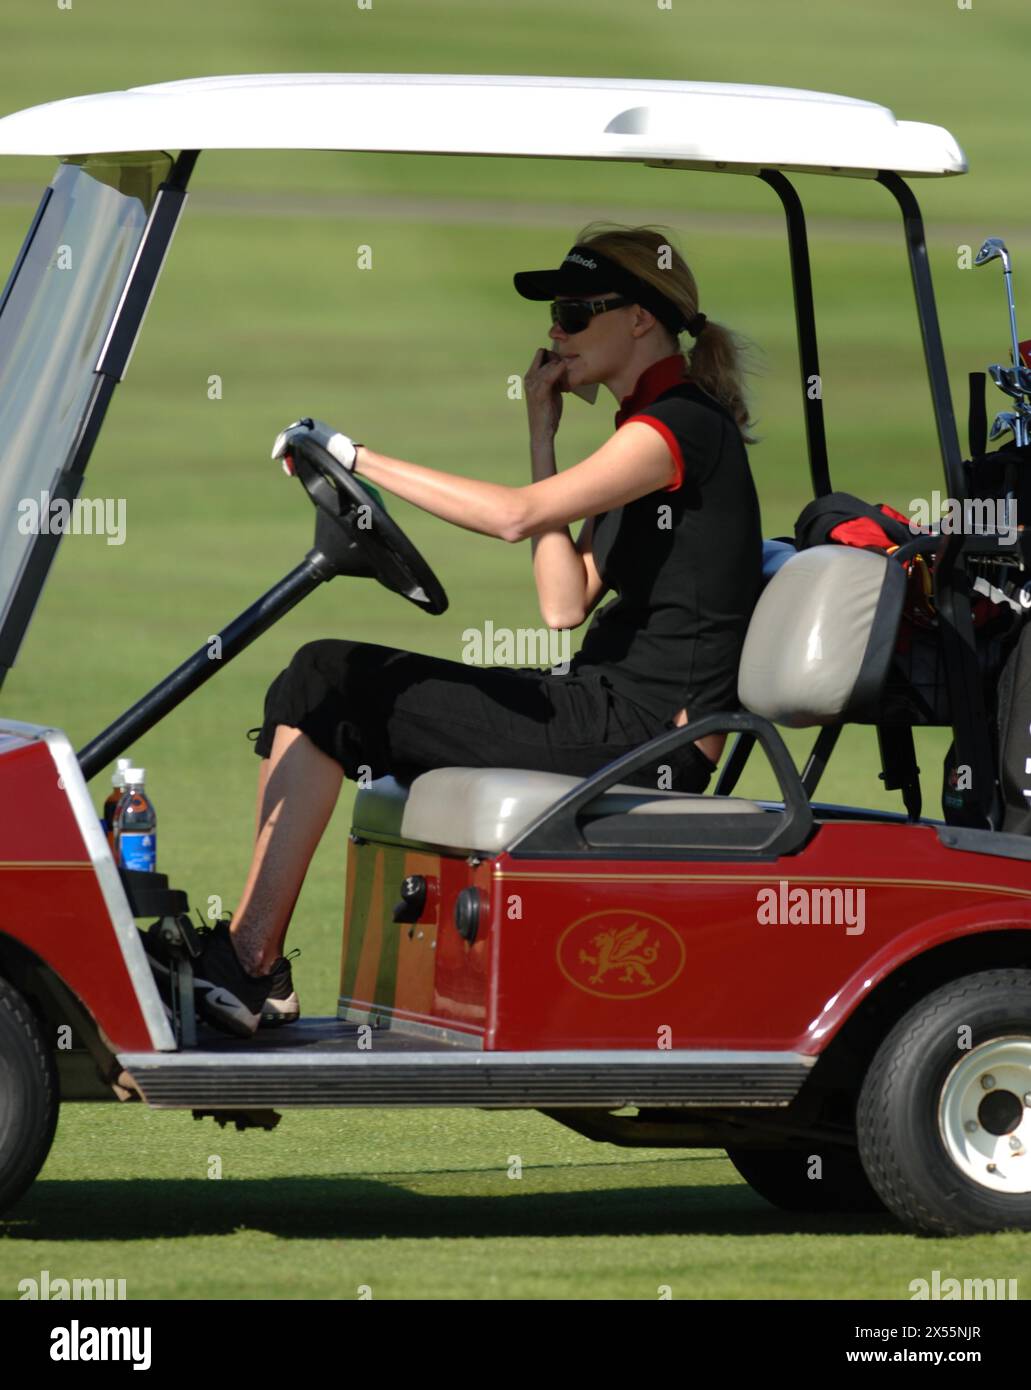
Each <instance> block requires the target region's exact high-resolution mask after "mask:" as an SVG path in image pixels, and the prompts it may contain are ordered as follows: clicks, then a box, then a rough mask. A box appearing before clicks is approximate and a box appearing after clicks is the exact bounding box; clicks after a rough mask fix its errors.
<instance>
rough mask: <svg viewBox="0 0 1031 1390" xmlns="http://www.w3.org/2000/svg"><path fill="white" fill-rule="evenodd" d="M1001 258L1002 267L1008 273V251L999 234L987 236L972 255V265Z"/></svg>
mask: <svg viewBox="0 0 1031 1390" xmlns="http://www.w3.org/2000/svg"><path fill="white" fill-rule="evenodd" d="M995 260H1001V261H1002V268H1003V270H1004V271H1005V272H1006V273H1007V274H1008V273H1009V268H1010V253H1009V251H1008V250H1007V249H1006V243H1005V242H1004V241H1003V239H1002V237H1001V236H990V237H988V238H987V239H986V240H985V242H984V245H983V246H982V247H981V249H980V251H978V253H977V255H976V256H975V257H974V265H987V264H988V262H989V261H995Z"/></svg>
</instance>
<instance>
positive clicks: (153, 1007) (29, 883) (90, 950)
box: [0, 722, 174, 1051]
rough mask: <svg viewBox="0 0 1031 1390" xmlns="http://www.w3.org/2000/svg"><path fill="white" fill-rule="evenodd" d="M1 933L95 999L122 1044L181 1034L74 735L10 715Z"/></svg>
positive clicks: (1, 748) (0, 841) (0, 850)
mask: <svg viewBox="0 0 1031 1390" xmlns="http://www.w3.org/2000/svg"><path fill="white" fill-rule="evenodd" d="M0 807H2V810H0V934H2V935H5V936H7V937H10V938H11V939H12V940H14V941H17V942H19V943H21V945H23V946H25V947H27V948H28V949H29V950H30V951H32V952H33V953H34V954H35V955H36V956H38V957H39V958H40V959H41V960H42V961H43V962H44V963H45V964H46V965H48V966H49V967H50V968H51V969H52V970H53V971H54V973H55V974H56V975H58V976H59V977H60V978H61V980H63V981H64V983H65V984H66V985H67V986H68V988H69V989H70V990H71V991H72V992H73V993H74V994H75V995H76V996H77V997H78V998H79V1000H80V1001H81V1002H82V1003H83V1004H84V1005H85V1007H86V1008H87V1009H88V1011H89V1012H90V1014H91V1015H92V1016H93V1018H94V1020H95V1022H96V1024H97V1026H98V1028H99V1029H100V1032H101V1035H102V1037H103V1038H104V1039H105V1040H106V1041H107V1043H108V1045H109V1046H110V1047H111V1048H112V1050H113V1051H128V1050H138V1049H149V1048H163V1049H169V1048H172V1047H174V1039H173V1037H172V1033H171V1030H170V1029H169V1027H168V1025H167V1023H166V1021H165V1016H164V1012H163V1009H162V1006H161V1001H160V998H159V997H158V994H157V989H156V986H155V985H154V981H153V977H152V975H151V973H150V968H149V966H148V965H147V961H146V957H145V955H144V953H143V948H142V945H141V944H140V941H139V933H138V931H137V929H136V926H135V923H134V922H133V918H132V915H131V912H130V908H129V904H128V901H127V900H126V898H125V894H124V892H123V890H122V887H121V882H120V880H119V877H118V873H117V870H116V868H115V864H114V860H113V858H112V856H111V853H110V850H109V848H108V845H107V841H106V839H105V838H104V835H103V832H102V830H101V827H100V823H99V818H98V815H97V812H96V811H95V810H94V809H93V805H92V802H91V800H90V797H89V793H88V792H87V790H86V786H85V783H84V782H83V780H82V774H81V773H80V771H79V768H78V764H77V763H76V761H75V757H74V754H73V753H72V750H71V746H70V745H69V743H68V740H67V739H66V738H65V736H64V735H63V734H61V733H59V732H58V731H57V730H53V729H41V728H37V727H35V726H32V725H27V724H14V723H8V722H4V723H2V724H0Z"/></svg>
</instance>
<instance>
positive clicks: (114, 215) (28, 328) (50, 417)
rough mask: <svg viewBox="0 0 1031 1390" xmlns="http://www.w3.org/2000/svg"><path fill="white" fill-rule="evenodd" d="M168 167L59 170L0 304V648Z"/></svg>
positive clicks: (129, 159) (133, 159)
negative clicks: (49, 498)
mask: <svg viewBox="0 0 1031 1390" xmlns="http://www.w3.org/2000/svg"><path fill="white" fill-rule="evenodd" d="M170 168H171V160H170V158H169V157H168V155H165V154H143V155H140V154H131V155H91V156H88V157H80V158H75V159H67V160H63V161H62V163H61V165H60V167H59V168H58V171H57V173H56V174H55V176H54V178H53V180H52V182H51V184H50V186H49V188H48V189H47V190H46V192H45V194H44V196H43V201H42V203H41V204H40V209H39V211H38V212H37V214H36V219H35V222H34V224H33V227H32V229H31V230H30V232H29V235H28V237H27V239H26V242H25V245H24V246H23V247H22V250H21V252H20V254H19V258H18V261H17V262H16V264H15V269H14V272H13V273H12V276H11V279H10V281H9V282H8V284H7V287H6V289H5V291H4V294H3V298H2V300H0V647H7V646H8V645H9V643H8V641H5V640H3V637H4V633H5V630H6V629H7V627H8V618H9V617H10V616H11V613H12V608H13V607H14V602H15V598H16V595H17V591H18V586H19V583H20V581H21V579H22V576H23V575H24V574H25V572H26V569H27V567H28V566H29V565H30V563H31V560H32V552H33V549H34V547H35V546H36V544H37V542H38V541H39V540H40V536H41V534H42V533H45V532H47V530H48V527H47V521H48V512H47V504H48V497H49V495H50V494H52V493H53V491H54V489H55V485H56V484H57V482H58V480H59V479H60V475H61V473H62V471H63V470H64V469H65V468H67V467H68V466H69V465H70V464H71V463H72V462H73V460H74V458H75V453H76V447H77V444H78V442H79V437H80V433H81V431H82V427H83V425H84V423H85V422H86V420H87V418H88V415H89V408H90V402H91V400H92V398H93V396H94V393H95V392H96V390H97V387H98V384H99V382H100V380H101V378H100V377H98V376H97V374H96V372H95V370H94V369H95V367H96V365H97V361H98V358H99V356H100V352H101V349H102V347H103V345H104V342H105V339H106V337H107V333H108V329H109V327H110V325H111V320H112V318H113V316H114V312H115V309H116V307H117V305H118V302H119V298H120V296H121V293H122V289H123V287H124V285H125V281H126V277H127V275H128V272H129V269H130V267H131V266H132V263H133V258H134V257H135V255H136V251H137V249H138V247H139V245H140V240H141V238H142V235H143V230H144V227H145V226H146V223H147V217H148V215H149V213H150V209H151V207H152V206H153V203H154V197H155V194H156V192H157V188H158V185H159V184H160V183H161V181H162V180H163V179H164V178H166V177H167V175H168V172H169V170H170ZM40 582H42V580H40ZM26 620H27V619H26ZM17 626H18V627H19V628H21V627H22V626H23V624H22V623H21V622H18V623H17ZM20 635H21V634H20V632H19V633H18V634H17V635H13V634H12V636H13V640H14V642H15V643H16V642H17V640H18V638H19V637H20ZM12 660H13V653H12V654H10V655H7V656H6V658H5V660H4V663H3V664H5V665H6V664H10V662H11V661H12Z"/></svg>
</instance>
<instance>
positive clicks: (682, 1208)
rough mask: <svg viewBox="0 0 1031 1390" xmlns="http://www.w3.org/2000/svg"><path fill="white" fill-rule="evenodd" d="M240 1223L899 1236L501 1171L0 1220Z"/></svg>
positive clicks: (50, 1187) (101, 1206) (281, 1184)
mask: <svg viewBox="0 0 1031 1390" xmlns="http://www.w3.org/2000/svg"><path fill="white" fill-rule="evenodd" d="M478 1180H479V1181H480V1182H481V1183H482V1178H479V1179H478ZM404 1181H406V1182H407V1181H408V1179H407V1177H406V1178H405V1179H404ZM502 1183H504V1186H502V1185H501V1184H502ZM241 1228H242V1229H247V1230H255V1231H264V1232H266V1233H268V1234H270V1235H275V1236H281V1237H283V1238H284V1239H291V1240H303V1239H312V1240H327V1239H328V1240H332V1239H361V1238H365V1239H374V1238H378V1237H383V1236H392V1237H415V1238H418V1239H426V1240H432V1239H436V1238H438V1237H442V1236H452V1237H454V1236H479V1237H499V1236H577V1235H582V1236H630V1235H634V1236H641V1235H646V1236H657V1235H731V1236H756V1235H771V1236H772V1235H803V1234H820V1235H835V1234H838V1235H842V1234H860V1233H862V1234H867V1235H878V1234H898V1233H899V1227H898V1226H897V1225H896V1224H895V1223H894V1222H893V1221H892V1219H891V1218H890V1217H889V1216H887V1215H869V1216H867V1215H863V1216H853V1215H845V1214H843V1213H840V1212H834V1213H828V1214H827V1215H820V1216H814V1215H812V1214H810V1213H797V1214H795V1213H789V1212H782V1211H778V1210H776V1209H775V1208H774V1207H771V1206H769V1205H768V1204H767V1203H766V1202H765V1201H764V1200H763V1199H762V1198H761V1197H758V1196H757V1195H756V1194H755V1193H753V1192H751V1191H750V1190H749V1189H748V1188H747V1187H745V1186H744V1185H742V1184H727V1185H722V1186H707V1187H669V1186H659V1187H657V1186H647V1187H644V1186H642V1187H622V1188H605V1189H601V1190H594V1191H579V1190H578V1191H572V1192H545V1193H542V1192H528V1191H526V1189H525V1188H524V1187H523V1186H522V1184H520V1183H518V1182H513V1181H510V1180H508V1179H506V1178H505V1177H504V1175H503V1174H501V1175H499V1176H498V1191H497V1192H495V1193H486V1194H482V1195H475V1196H469V1195H464V1194H463V1195H448V1194H444V1195H442V1194H439V1193H432V1194H430V1193H425V1194H424V1193H419V1192H413V1191H411V1190H410V1187H408V1186H402V1185H401V1180H400V1179H398V1180H397V1181H394V1180H391V1179H390V1178H389V1177H385V1178H382V1179H373V1178H369V1177H357V1178H356V1177H340V1178H303V1177H302V1178H267V1179H250V1178H248V1179H224V1180H222V1181H209V1180H204V1179H195V1178H189V1179H178V1180H176V1179H172V1180H163V1179H140V1178H128V1179H120V1180H114V1181H110V1182H107V1181H100V1182H95V1181H87V1182H60V1181H57V1182H40V1183H37V1184H36V1186H35V1187H33V1188H32V1189H30V1191H29V1192H28V1193H27V1194H26V1195H25V1196H24V1197H23V1198H22V1200H21V1201H20V1202H19V1203H18V1205H17V1206H16V1207H15V1208H13V1210H11V1211H10V1212H9V1213H8V1214H7V1216H6V1218H4V1219H0V1237H2V1238H4V1239H7V1240H62V1241H67V1240H154V1239H159V1238H162V1237H164V1238H173V1237H177V1236H180V1237H196V1236H216V1235H229V1234H232V1233H233V1232H234V1231H238V1230H240V1229H241Z"/></svg>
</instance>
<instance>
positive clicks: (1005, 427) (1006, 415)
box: [988, 410, 1017, 439]
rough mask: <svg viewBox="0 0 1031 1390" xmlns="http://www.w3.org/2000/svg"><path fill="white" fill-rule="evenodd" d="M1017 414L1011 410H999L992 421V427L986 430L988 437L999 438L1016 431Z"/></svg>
mask: <svg viewBox="0 0 1031 1390" xmlns="http://www.w3.org/2000/svg"><path fill="white" fill-rule="evenodd" d="M1016 423H1017V416H1016V413H1015V412H1014V411H1012V410H1001V411H1000V412H999V414H998V415H996V417H995V419H994V420H993V421H992V427H991V429H990V430H989V431H988V438H989V439H1001V438H1002V436H1003V435H1004V434H1015V433H1016V428H1015V427H1016Z"/></svg>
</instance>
